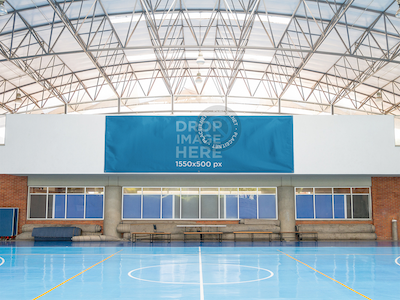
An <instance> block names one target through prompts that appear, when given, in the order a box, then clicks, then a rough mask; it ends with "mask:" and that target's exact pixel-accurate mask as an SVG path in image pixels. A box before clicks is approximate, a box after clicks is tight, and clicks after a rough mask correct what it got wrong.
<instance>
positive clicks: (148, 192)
mask: <svg viewBox="0 0 400 300" xmlns="http://www.w3.org/2000/svg"><path fill="white" fill-rule="evenodd" d="M276 192H277V191H276V188H139V187H124V188H123V196H122V216H123V219H128V220H129V219H160V218H162V219H207V220H218V219H238V218H240V219H277V204H276V201H277V200H276V199H277V197H276Z"/></svg>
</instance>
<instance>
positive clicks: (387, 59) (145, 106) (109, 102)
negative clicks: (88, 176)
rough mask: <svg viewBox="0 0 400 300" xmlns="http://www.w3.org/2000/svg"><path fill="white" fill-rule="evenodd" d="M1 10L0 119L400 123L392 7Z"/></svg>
mask: <svg viewBox="0 0 400 300" xmlns="http://www.w3.org/2000/svg"><path fill="white" fill-rule="evenodd" d="M4 4H5V8H6V9H7V11H8V14H6V15H3V16H0V114H8V113H24V114H33V113H35V114H37V113H44V114H62V113H90V114H93V113H94V114H98V113H100V114H103V113H107V114H112V113H126V114H131V113H132V114H143V113H150V114H171V113H174V114H192V113H197V112H200V111H203V110H205V109H207V108H208V107H210V106H214V105H218V106H219V107H220V109H221V110H224V109H228V108H229V109H232V110H234V111H236V112H237V113H244V114H332V113H335V114H392V115H400V111H399V107H400V57H399V53H400V35H399V32H400V19H398V18H396V17H395V13H396V11H397V10H398V8H399V5H398V3H397V1H396V0H283V1H276V0H202V1H199V0H119V1H114V0H85V1H82V0H65V1H60V0H58V1H57V0H6V1H5V3H4ZM199 51H201V53H202V54H203V56H204V59H205V62H204V64H198V63H197V62H196V59H197V58H198V56H199ZM196 79H197V80H196ZM200 81H201V82H200ZM378 92H381V93H382V98H383V103H382V102H380V101H377V98H378V100H379V97H377V93H378ZM18 94H20V95H21V97H19V96H18Z"/></svg>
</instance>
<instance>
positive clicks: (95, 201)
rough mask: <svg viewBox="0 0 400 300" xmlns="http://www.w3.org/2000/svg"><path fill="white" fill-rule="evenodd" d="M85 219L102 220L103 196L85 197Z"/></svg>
mask: <svg viewBox="0 0 400 300" xmlns="http://www.w3.org/2000/svg"><path fill="white" fill-rule="evenodd" d="M86 218H100V219H101V218H103V195H86Z"/></svg>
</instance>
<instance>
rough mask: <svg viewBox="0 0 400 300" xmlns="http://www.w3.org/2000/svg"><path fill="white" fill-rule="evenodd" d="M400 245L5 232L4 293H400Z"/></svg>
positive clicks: (0, 258)
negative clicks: (33, 237)
mask: <svg viewBox="0 0 400 300" xmlns="http://www.w3.org/2000/svg"><path fill="white" fill-rule="evenodd" d="M399 246H400V245H399V243H390V242H386V243H385V242H380V243H378V242H371V243H366V242H362V243H323V242H318V243H317V242H303V243H280V242H276V243H274V242H272V243H262V242H258V243H257V242H254V243H245V242H238V243H229V242H228V243H226V242H223V243H221V244H218V243H211V242H210V243H196V242H193V243H186V244H183V243H179V242H176V243H174V242H173V243H171V244H168V243H163V242H160V243H154V244H153V245H151V244H149V243H145V242H139V243H136V244H131V243H95V244H91V243H67V242H65V243H45V242H41V243H34V242H25V243H24V242H0V299H2V300H6V299H57V300H61V299H74V300H75V299H146V300H152V299H185V300H191V299H195V300H203V299H204V300H211V299H213V300H215V299H218V300H224V299H226V300H228V299H229V300H232V299H241V300H243V299H246V300H251V299H307V300H309V299H343V300H345V299H346V300H351V299H376V300H379V299H382V300H383V299H384V300H389V299H400V250H399V249H400V248H399Z"/></svg>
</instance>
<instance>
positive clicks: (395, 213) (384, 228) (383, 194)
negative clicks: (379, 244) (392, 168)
mask: <svg viewBox="0 0 400 300" xmlns="http://www.w3.org/2000/svg"><path fill="white" fill-rule="evenodd" d="M372 217H373V220H374V225H375V232H376V234H377V236H378V239H379V240H391V239H392V219H396V220H397V222H398V227H400V177H372ZM398 229H400V228H398ZM398 234H399V236H400V230H399V232H398Z"/></svg>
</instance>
